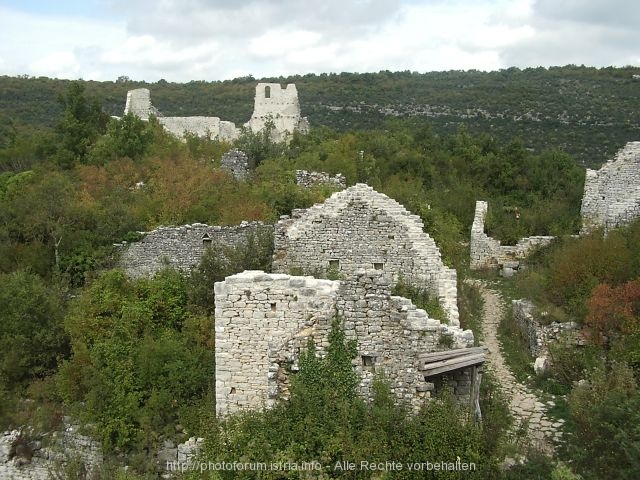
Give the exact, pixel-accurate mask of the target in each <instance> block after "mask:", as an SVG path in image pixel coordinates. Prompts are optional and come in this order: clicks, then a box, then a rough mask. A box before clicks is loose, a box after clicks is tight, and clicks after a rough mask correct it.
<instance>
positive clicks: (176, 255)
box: [120, 222, 273, 278]
mask: <svg viewBox="0 0 640 480" xmlns="http://www.w3.org/2000/svg"><path fill="white" fill-rule="evenodd" d="M249 235H254V236H255V237H256V238H257V237H261V236H264V235H268V236H271V235H273V226H272V225H265V224H263V223H261V222H242V223H241V224H240V225H234V226H230V227H219V226H210V225H206V224H204V223H194V224H192V225H183V226H181V227H160V228H157V229H156V230H153V231H151V232H147V233H145V236H144V238H143V239H142V240H140V241H139V242H136V243H131V244H120V245H121V246H122V247H123V248H124V249H125V250H124V251H123V253H122V257H121V258H120V266H121V268H123V269H124V270H125V272H126V273H127V275H129V276H130V277H133V278H136V277H142V276H151V275H153V274H155V273H156V272H158V271H159V270H161V269H162V268H163V267H165V266H171V267H174V268H177V269H179V270H183V271H185V272H188V271H189V270H191V269H192V268H193V267H195V266H196V265H198V263H200V260H201V259H202V255H203V254H204V252H205V251H206V249H207V248H213V249H220V248H223V247H233V246H238V245H240V244H242V243H245V242H246V240H247V238H248V237H249Z"/></svg>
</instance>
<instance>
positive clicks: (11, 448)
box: [0, 423, 103, 480]
mask: <svg viewBox="0 0 640 480" xmlns="http://www.w3.org/2000/svg"><path fill="white" fill-rule="evenodd" d="M78 428H79V427H78V425H74V424H70V423H65V425H64V429H63V430H62V431H55V432H48V433H45V434H36V433H35V432H33V431H32V430H31V429H30V428H29V427H25V428H23V429H22V430H10V431H5V432H4V433H2V434H0V478H6V479H11V480H48V479H50V478H63V476H62V473H63V471H64V468H65V467H66V466H67V465H69V463H71V462H74V463H75V462H79V463H81V464H82V465H84V467H83V468H84V471H85V474H89V475H90V474H91V472H92V471H93V470H94V469H96V468H97V467H99V466H100V465H101V464H102V461H103V458H102V445H101V444H100V443H99V442H97V441H95V440H93V439H92V438H91V437H88V436H86V435H82V434H81V433H79V431H78ZM64 478H66V477H64ZM83 478H84V477H83ZM87 478H89V477H87Z"/></svg>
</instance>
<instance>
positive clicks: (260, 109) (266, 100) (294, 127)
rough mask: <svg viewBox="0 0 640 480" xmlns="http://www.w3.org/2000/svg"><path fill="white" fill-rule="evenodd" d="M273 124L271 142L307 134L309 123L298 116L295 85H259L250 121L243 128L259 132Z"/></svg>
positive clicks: (298, 109) (298, 107) (298, 106)
mask: <svg viewBox="0 0 640 480" xmlns="http://www.w3.org/2000/svg"><path fill="white" fill-rule="evenodd" d="M268 122H273V126H274V127H275V128H274V131H273V132H272V140H274V141H278V142H281V141H283V140H286V139H287V137H288V136H289V135H290V134H292V133H293V132H296V131H297V132H300V133H307V132H308V131H309V121H308V120H307V117H302V116H301V115H300V102H299V101H298V90H297V89H296V86H295V84H293V83H290V84H288V85H287V86H286V88H282V86H281V85H280V84H279V83H259V84H258V85H257V86H256V96H255V99H254V108H253V114H252V115H251V119H250V120H249V121H248V122H247V123H245V125H244V126H245V127H247V128H249V129H251V131H252V132H254V133H255V132H259V131H261V130H262V129H264V128H265V126H266V125H267V123H268Z"/></svg>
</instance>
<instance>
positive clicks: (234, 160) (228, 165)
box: [220, 148, 249, 180]
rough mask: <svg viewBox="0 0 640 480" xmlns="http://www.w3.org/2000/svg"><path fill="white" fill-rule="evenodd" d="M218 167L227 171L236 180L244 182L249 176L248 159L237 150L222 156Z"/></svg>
mask: <svg viewBox="0 0 640 480" xmlns="http://www.w3.org/2000/svg"><path fill="white" fill-rule="evenodd" d="M220 165H221V166H222V168H225V169H227V170H229V171H230V172H231V173H232V175H233V176H234V177H235V178H236V179H237V180H245V179H246V178H247V176H248V175H249V157H247V154H246V153H244V152H243V151H241V150H238V149H237V148H234V149H232V150H229V151H228V152H227V153H225V154H224V155H222V159H221V160H220Z"/></svg>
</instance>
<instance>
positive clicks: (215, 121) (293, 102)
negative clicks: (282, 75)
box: [124, 83, 309, 141]
mask: <svg viewBox="0 0 640 480" xmlns="http://www.w3.org/2000/svg"><path fill="white" fill-rule="evenodd" d="M127 113H133V114H134V115H136V116H138V117H139V118H140V119H142V120H149V117H150V116H151V115H153V116H155V117H157V119H158V121H159V122H160V124H161V125H162V126H163V127H164V129H165V130H166V131H167V132H169V133H171V134H173V135H175V136H177V137H180V138H182V137H183V136H184V135H185V132H186V133H190V134H195V135H197V136H199V137H206V136H209V135H210V136H211V138H215V139H218V140H227V141H232V140H235V139H236V138H238V136H239V135H240V133H241V130H240V129H239V128H238V127H236V125H235V124H234V123H233V122H228V121H225V120H220V118H218V117H202V116H198V117H165V116H163V115H162V114H161V113H160V112H159V111H158V110H157V109H156V108H155V107H154V106H153V105H152V104H151V92H150V91H149V89H148V88H138V89H135V90H130V91H129V92H127V101H126V104H125V108H124V114H125V115H126V114H127ZM268 121H272V122H273V126H274V130H273V131H272V132H271V134H272V139H273V140H275V141H284V140H287V139H288V138H289V137H290V135H291V134H292V133H293V132H295V131H299V132H301V133H307V132H308V130H309V122H308V120H307V118H306V117H302V116H301V115H300V103H299V101H298V91H297V90H296V86H295V85H294V84H289V85H287V86H286V88H284V89H283V88H282V87H281V86H280V84H279V83H258V85H257V86H256V94H255V98H254V110H253V115H251V119H250V120H249V121H248V122H247V123H245V125H244V126H245V128H248V129H249V130H251V131H252V132H254V133H257V132H259V131H261V130H262V129H263V128H264V127H265V125H266V124H267V122H268Z"/></svg>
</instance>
